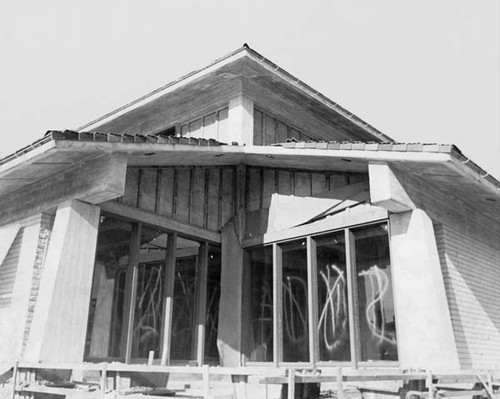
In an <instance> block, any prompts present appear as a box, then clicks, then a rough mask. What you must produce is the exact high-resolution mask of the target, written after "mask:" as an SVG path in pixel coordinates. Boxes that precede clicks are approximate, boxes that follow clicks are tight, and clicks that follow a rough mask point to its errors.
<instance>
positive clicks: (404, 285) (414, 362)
mask: <svg viewBox="0 0 500 399" xmlns="http://www.w3.org/2000/svg"><path fill="white" fill-rule="evenodd" d="M390 237H391V263H392V275H393V290H394V302H395V308H396V328H397V337H398V353H399V361H400V365H401V367H402V368H426V369H431V370H437V369H458V368H459V358H458V353H457V347H456V344H455V337H454V335H453V328H452V324H451V317H450V311H449V308H448V301H447V298H446V292H445V287H444V281H443V275H442V272H441V265H440V262H439V254H438V250H437V244H436V238H435V235H434V228H433V225H432V220H431V219H430V218H429V216H428V215H427V213H425V212H424V211H423V210H421V209H415V210H413V211H409V212H404V213H397V214H391V215H390Z"/></svg>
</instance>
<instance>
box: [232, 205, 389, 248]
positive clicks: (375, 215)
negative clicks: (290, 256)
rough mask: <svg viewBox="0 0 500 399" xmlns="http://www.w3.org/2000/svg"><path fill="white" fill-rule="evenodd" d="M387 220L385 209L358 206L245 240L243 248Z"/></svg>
mask: <svg viewBox="0 0 500 399" xmlns="http://www.w3.org/2000/svg"><path fill="white" fill-rule="evenodd" d="M387 218H388V212H387V211H386V210H385V209H382V208H379V207H375V206H370V205H358V206H356V207H355V208H352V209H349V210H345V211H343V212H340V213H338V214H336V215H333V216H330V217H327V218H325V219H322V220H319V221H317V222H314V223H310V224H305V225H302V226H297V227H293V228H290V229H287V230H282V231H273V232H269V233H266V234H264V235H261V236H258V237H253V238H247V239H245V240H243V242H242V246H243V248H249V247H253V246H256V245H263V244H271V243H274V242H278V241H283V240H289V239H293V238H299V237H304V236H308V235H311V234H317V233H323V232H326V231H332V230H337V229H342V228H344V227H350V226H355V225H360V224H365V223H372V222H376V221H379V220H385V219H387Z"/></svg>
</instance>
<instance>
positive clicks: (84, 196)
mask: <svg viewBox="0 0 500 399" xmlns="http://www.w3.org/2000/svg"><path fill="white" fill-rule="evenodd" d="M126 172H127V158H126V156H125V155H124V154H121V153H114V154H109V155H106V156H102V157H100V158H97V159H93V160H91V161H88V162H84V163H81V164H78V165H76V166H74V167H72V168H71V169H68V170H66V171H65V172H62V173H58V174H56V175H53V176H51V177H47V178H45V179H43V180H40V181H38V182H36V183H32V184H29V185H26V186H24V187H22V188H20V189H18V190H16V191H14V192H12V193H10V194H7V195H4V196H2V197H0V222H1V223H2V224H6V223H9V222H11V221H15V220H19V219H22V218H24V217H27V216H31V215H35V214H37V213H40V212H44V211H47V210H51V209H54V208H55V207H57V205H58V204H60V203H62V202H64V201H68V200H81V201H83V202H88V203H91V204H96V203H100V202H104V201H109V200H112V199H115V198H118V197H120V196H122V195H123V193H124V191H125V177H126Z"/></svg>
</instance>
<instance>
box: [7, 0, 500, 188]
mask: <svg viewBox="0 0 500 399" xmlns="http://www.w3.org/2000/svg"><path fill="white" fill-rule="evenodd" d="M245 42H247V43H248V44H249V45H250V46H251V47H252V48H254V49H255V50H257V51H258V52H260V53H261V54H262V55H264V56H265V57H267V58H269V59H270V60H271V61H273V62H275V63H276V64H278V65H280V66H281V67H282V68H284V69H285V70H287V71H288V72H290V73H292V74H293V75H295V76H296V77H298V78H299V79H301V80H303V81H304V82H306V83H307V84H309V85H310V86H312V87H314V88H315V89H317V90H318V91H320V92H321V93H323V94H325V95H326V96H328V97H330V98H331V99H332V100H334V101H336V102H338V103H340V104H341V105H342V106H344V107H346V108H347V109H349V110H350V111H351V112H353V113H354V114H356V115H358V116H359V117H361V118H362V119H364V120H365V121H367V122H368V123H370V124H372V125H373V126H375V127H376V128H378V129H380V130H381V131H383V132H384V133H385V134H387V135H389V136H391V137H393V138H394V139H396V140H398V141H403V142H440V143H454V144H456V145H457V146H458V147H459V148H460V149H461V150H462V151H463V152H464V153H465V155H467V156H469V157H471V158H472V159H473V160H474V161H475V162H476V163H478V164H479V165H480V166H481V167H483V168H484V169H486V170H487V171H489V172H490V173H491V174H493V175H495V176H496V177H497V178H500V2H499V1H498V0H412V1H411V0H377V1H373V0H308V1H303V0H288V1H284V0H283V1H273V0H267V1H264V0H252V1H236V0H232V1H230V0H227V1H224V0H212V1H207V0H205V1H203V0H200V1H193V0H183V1H173V0H143V1H126V0H105V1H102V0H100V1H97V0H81V1H80V0H72V1H68V0H45V1H39V0H38V1H37V0H26V1H2V2H1V4H0V49H1V55H0V57H1V58H0V60H1V62H0V129H1V130H0V134H1V135H2V136H1V137H2V145H1V147H0V153H1V154H2V155H3V156H5V155H7V154H9V153H11V152H13V151H15V150H17V149H19V148H20V147H22V146H24V145H27V144H29V143H31V142H33V141H34V140H36V139H38V138H39V137H41V136H42V135H43V134H44V133H45V131H46V130H48V129H70V128H77V127H79V126H81V125H83V124H84V123H86V122H88V121H90V120H92V119H94V118H96V117H98V116H100V115H102V114H104V113H107V112H108V111H110V110H112V109H114V108H117V107H118V106H121V105H123V104H124V103H127V102H129V101H131V100H133V99H135V98H137V97H139V96H141V95H143V94H145V93H147V92H149V91H151V90H153V89H156V88H158V87H160V86H162V85H164V84H165V83H168V82H169V81H171V80H174V79H176V78H178V77H180V76H181V75H184V74H186V73H188V72H190V71H191V70H193V69H197V68H200V67H203V66H205V65H206V64H208V63H209V62H211V61H213V60H215V59H216V58H219V57H221V56H223V55H225V54H226V53H228V52H230V51H232V50H234V49H236V48H238V47H240V46H241V45H242V44H243V43H245Z"/></svg>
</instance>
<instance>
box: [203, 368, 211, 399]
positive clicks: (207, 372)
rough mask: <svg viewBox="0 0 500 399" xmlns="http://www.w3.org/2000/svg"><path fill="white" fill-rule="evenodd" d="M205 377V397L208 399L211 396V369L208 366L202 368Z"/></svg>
mask: <svg viewBox="0 0 500 399" xmlns="http://www.w3.org/2000/svg"><path fill="white" fill-rule="evenodd" d="M202 375H203V397H205V398H208V397H209V395H210V368H209V366H208V364H205V365H203V366H202Z"/></svg>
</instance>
